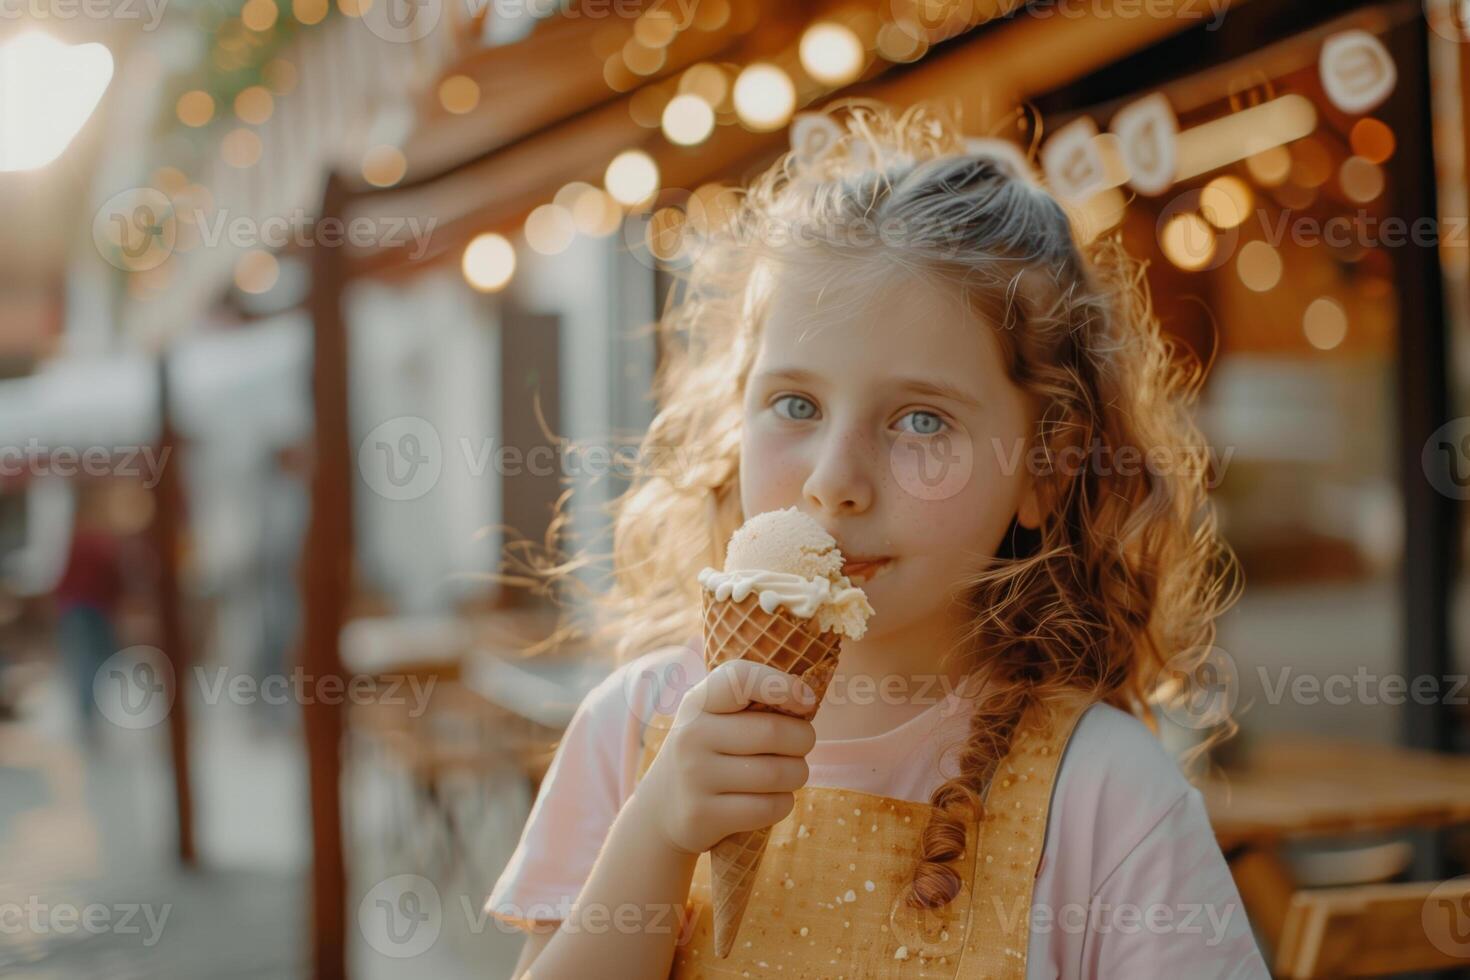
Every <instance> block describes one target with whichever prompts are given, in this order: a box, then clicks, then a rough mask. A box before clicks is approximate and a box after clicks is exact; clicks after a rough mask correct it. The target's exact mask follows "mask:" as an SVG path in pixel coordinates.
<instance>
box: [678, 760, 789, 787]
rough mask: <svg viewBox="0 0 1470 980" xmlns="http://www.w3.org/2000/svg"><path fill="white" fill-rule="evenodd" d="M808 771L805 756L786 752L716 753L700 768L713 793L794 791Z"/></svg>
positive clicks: (703, 778) (701, 775) (702, 776)
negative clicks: (784, 753) (770, 753)
mask: <svg viewBox="0 0 1470 980" xmlns="http://www.w3.org/2000/svg"><path fill="white" fill-rule="evenodd" d="M809 775H810V771H809V770H808V769H807V764H806V760H805V759H800V758H792V757H791V756H787V755H716V756H714V757H712V758H710V759H708V760H707V761H706V762H705V763H704V765H703V766H702V767H701V769H700V780H701V782H702V783H703V784H704V785H705V786H706V787H708V789H709V790H710V791H711V792H714V793H794V792H796V791H797V790H799V789H801V788H802V787H803V786H805V785H806V781H807V777H808V776H809Z"/></svg>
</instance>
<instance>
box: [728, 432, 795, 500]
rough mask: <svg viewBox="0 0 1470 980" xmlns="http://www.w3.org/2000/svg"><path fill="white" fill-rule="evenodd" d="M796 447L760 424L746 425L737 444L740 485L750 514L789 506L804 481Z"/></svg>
mask: <svg viewBox="0 0 1470 980" xmlns="http://www.w3.org/2000/svg"><path fill="white" fill-rule="evenodd" d="M803 467H804V463H803V462H802V459H801V456H800V454H799V452H798V451H797V449H796V447H795V446H794V445H793V444H792V443H791V442H790V441H789V440H785V439H782V438H780V437H779V436H776V435H774V434H772V433H768V432H764V431H762V430H761V427H760V426H759V425H753V426H748V427H747V428H746V430H745V434H744V437H743V439H742V441H741V445H740V482H741V486H742V488H743V490H742V492H743V494H744V497H745V500H746V504H747V509H750V508H754V509H751V510H750V512H751V513H759V512H760V511H764V510H772V509H777V508H780V507H787V506H790V505H791V503H793V502H795V501H796V500H797V499H798V498H799V497H800V495H801V488H802V485H803V483H804V481H805V479H806V477H805V470H804V468H803Z"/></svg>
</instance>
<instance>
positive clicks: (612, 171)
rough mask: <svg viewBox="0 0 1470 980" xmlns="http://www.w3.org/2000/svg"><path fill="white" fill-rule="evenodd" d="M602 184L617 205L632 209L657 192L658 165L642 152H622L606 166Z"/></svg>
mask: <svg viewBox="0 0 1470 980" xmlns="http://www.w3.org/2000/svg"><path fill="white" fill-rule="evenodd" d="M603 183H604V184H605V185H606V186H607V192H608V193H609V194H611V195H612V196H613V198H614V199H615V200H616V201H617V202H618V203H619V204H622V205H624V206H626V207H633V206H634V205H636V204H639V203H641V202H643V201H646V200H648V199H649V198H650V197H652V196H653V194H654V192H655V191H657V190H658V164H656V163H654V162H653V157H651V156H649V155H648V154H647V153H644V152H643V151H642V150H624V151H623V152H622V153H619V154H618V155H617V156H615V157H613V159H612V162H611V163H609V164H608V165H607V171H606V172H605V173H604V175H603Z"/></svg>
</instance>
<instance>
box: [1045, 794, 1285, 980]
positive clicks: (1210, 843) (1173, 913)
mask: <svg viewBox="0 0 1470 980" xmlns="http://www.w3.org/2000/svg"><path fill="white" fill-rule="evenodd" d="M1065 925H1066V924H1065V923H1058V926H1065ZM1083 962H1084V964H1085V971H1084V975H1085V976H1089V977H1186V976H1187V977H1191V978H1200V980H1210V978H1222V980H1223V978H1231V980H1236V978H1251V980H1255V978H1261V980H1267V978H1269V976H1270V973H1269V972H1268V971H1267V969H1266V964H1265V961H1264V960H1263V959H1262V957H1261V952H1260V949H1259V947H1257V945H1256V941H1255V938H1254V936H1253V935H1252V934H1251V927H1250V923H1249V921H1248V920H1247V919H1246V913H1245V906H1244V905H1243V904H1242V902H1241V900H1240V893H1239V891H1238V890H1237V889H1236V887H1235V882H1234V880H1233V879H1232V878H1231V875H1230V867H1229V865H1227V864H1226V863H1225V858H1224V856H1223V855H1222V854H1221V853H1220V847H1219V845H1218V844H1217V843H1216V841H1215V835H1214V832H1213V831H1212V829H1211V827H1210V820H1209V816H1208V814H1207V812H1206V810H1205V805H1204V800H1203V798H1202V797H1201V795H1200V792H1199V790H1198V789H1195V788H1194V787H1192V786H1191V787H1189V789H1188V790H1187V791H1186V792H1184V793H1183V794H1182V795H1181V796H1180V797H1179V799H1178V800H1177V801H1176V802H1175V803H1174V805H1173V806H1171V807H1169V808H1168V810H1166V811H1165V812H1164V814H1163V815H1162V816H1161V817H1160V818H1159V820H1158V821H1157V823H1155V824H1154V825H1153V827H1152V828H1151V829H1149V830H1148V832H1147V833H1146V834H1145V835H1144V836H1143V837H1142V839H1141V840H1139V841H1138V843H1137V844H1136V845H1135V846H1134V847H1133V848H1132V849H1131V850H1130V851H1129V852H1128V853H1127V855H1126V856H1125V857H1124V858H1123V860H1122V861H1121V863H1119V864H1118V866H1117V867H1116V868H1115V869H1114V870H1113V872H1112V873H1111V874H1109V875H1108V876H1107V877H1106V879H1104V880H1103V882H1102V883H1101V884H1100V885H1099V887H1098V889H1097V891H1096V893H1095V894H1094V896H1093V899H1092V901H1091V902H1090V903H1089V907H1088V909H1087V929H1086V939H1085V941H1084V951H1083Z"/></svg>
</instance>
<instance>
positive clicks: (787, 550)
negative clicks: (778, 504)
mask: <svg viewBox="0 0 1470 980" xmlns="http://www.w3.org/2000/svg"><path fill="white" fill-rule="evenodd" d="M842 561H843V559H842V552H841V551H840V550H838V548H837V540H836V539H835V538H833V537H832V535H830V534H828V533H827V532H826V531H825V530H824V529H823V528H822V525H820V524H818V523H817V522H816V521H814V520H812V519H811V518H810V517H808V516H807V515H805V514H803V513H802V512H801V511H799V510H797V509H796V508H795V507H787V508H786V509H785V510H768V511H766V512H765V513H764V514H757V515H755V516H754V517H752V518H751V519H750V520H748V521H746V522H745V523H744V524H742V525H740V529H739V530H737V531H736V532H735V533H734V534H732V535H731V536H730V544H729V546H728V547H727V548H726V549H725V571H727V572H734V571H745V570H751V569H757V568H763V569H766V570H767V571H772V572H787V573H789V574H791V575H800V576H802V577H803V578H825V579H833V580H835V579H838V578H841V577H842Z"/></svg>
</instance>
